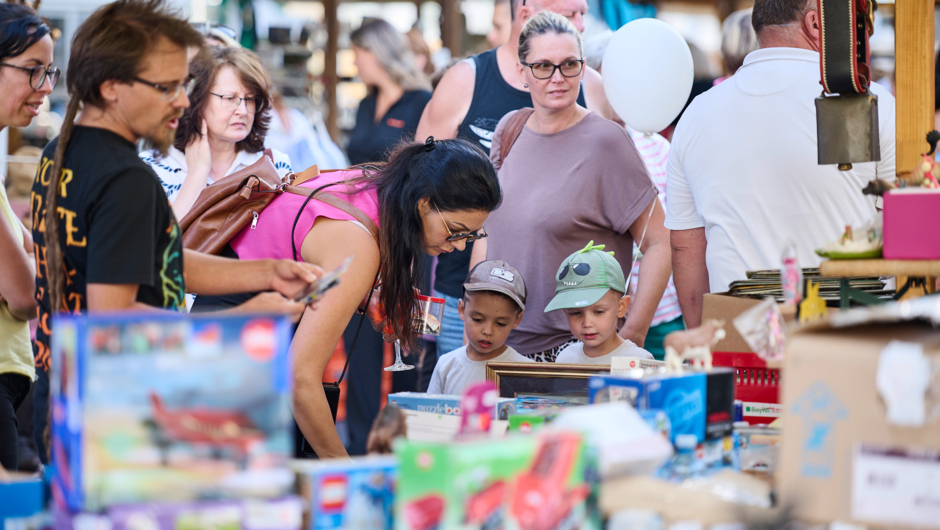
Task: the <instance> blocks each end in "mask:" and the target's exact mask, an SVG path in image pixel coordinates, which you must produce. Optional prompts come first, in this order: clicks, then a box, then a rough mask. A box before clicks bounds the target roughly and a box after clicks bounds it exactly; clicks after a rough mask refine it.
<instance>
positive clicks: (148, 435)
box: [50, 314, 293, 512]
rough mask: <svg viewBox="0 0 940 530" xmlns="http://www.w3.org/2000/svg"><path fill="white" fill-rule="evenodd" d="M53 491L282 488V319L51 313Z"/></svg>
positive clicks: (286, 404) (75, 507)
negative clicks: (58, 314)
mask: <svg viewBox="0 0 940 530" xmlns="http://www.w3.org/2000/svg"><path fill="white" fill-rule="evenodd" d="M54 327H55V333H54V334H53V343H52V355H53V357H52V358H53V362H52V364H53V370H52V374H53V376H52V377H51V378H50V393H51V400H50V403H51V417H52V420H51V430H52V440H51V453H52V460H53V463H54V464H55V470H56V473H55V475H54V476H53V480H52V485H51V488H52V493H53V499H54V501H55V502H56V503H57V504H58V505H59V506H60V507H63V508H67V509H69V510H72V511H75V512H78V511H88V512H95V511H99V510H102V509H105V508H107V507H110V506H112V505H115V504H123V503H146V502H151V501H162V502H189V501H200V500H225V499H234V498H274V497H280V496H283V495H285V494H287V493H289V492H290V490H291V487H292V486H293V474H292V473H291V471H290V470H289V469H288V468H287V463H288V461H289V458H290V456H291V455H292V454H293V425H292V423H291V420H292V416H291V410H290V395H291V366H290V356H289V354H288V347H289V345H290V339H291V325H290V322H289V321H288V320H286V319H284V318H281V317H277V318H275V317H267V316H258V317H247V316H240V317H225V318H219V317H215V318H205V317H191V316H189V315H185V314H165V315H152V314H146V315H144V314H135V315H120V316H117V315H113V316H92V317H70V316H63V317H58V318H56V320H55V324H54Z"/></svg>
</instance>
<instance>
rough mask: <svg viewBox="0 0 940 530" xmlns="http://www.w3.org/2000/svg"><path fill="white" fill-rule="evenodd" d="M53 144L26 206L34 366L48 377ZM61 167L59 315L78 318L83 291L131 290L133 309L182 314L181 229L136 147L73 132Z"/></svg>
mask: <svg viewBox="0 0 940 530" xmlns="http://www.w3.org/2000/svg"><path fill="white" fill-rule="evenodd" d="M58 143H59V140H58V138H56V139H55V140H53V141H52V142H50V143H49V145H47V146H46V148H45V150H43V153H42V162H41V163H40V165H39V171H38V172H37V174H36V181H35V182H34V183H33V191H32V196H31V204H30V210H31V214H32V232H33V241H34V242H35V245H36V299H37V300H38V302H39V327H38V329H37V332H36V342H37V345H36V347H37V351H36V364H37V366H40V367H42V368H46V369H48V368H49V344H50V336H51V334H52V322H51V319H50V312H51V308H50V303H51V302H50V296H49V293H48V283H47V281H46V241H45V237H44V231H45V221H44V218H45V215H46V204H45V203H46V188H47V187H48V185H49V182H50V177H51V172H52V163H53V158H54V156H55V149H56V146H57V145H58ZM62 166H63V169H62V179H61V181H60V185H59V202H58V208H57V209H58V212H59V244H60V245H61V248H62V251H63V254H64V256H65V269H66V273H67V276H66V286H65V296H64V297H63V304H64V305H65V306H66V307H64V308H60V310H66V311H68V312H70V313H73V314H79V313H84V312H85V311H86V309H87V302H86V286H87V285H88V284H89V283H104V284H136V285H139V286H140V288H139V290H138V291H137V301H138V302H141V303H144V304H147V305H151V306H154V307H162V308H168V309H176V310H180V309H181V308H183V307H184V299H183V294H184V292H185V286H184V284H183V244H182V239H181V237H180V229H179V226H178V225H177V223H176V218H175V217H174V216H173V210H172V209H171V208H170V204H169V202H168V201H167V198H166V193H164V191H163V188H162V187H161V186H160V181H159V180H158V179H157V176H156V175H155V174H154V172H153V170H152V169H150V166H148V165H147V164H146V163H145V162H143V161H141V159H140V158H138V156H137V149H136V147H135V146H134V144H133V143H131V142H129V141H127V140H126V139H124V138H122V137H121V136H119V135H117V134H115V133H113V132H111V131H108V130H105V129H98V128H92V127H80V126H76V127H75V129H74V131H73V133H72V139H71V141H70V142H69V146H68V149H67V150H66V152H65V158H64V160H63V164H62Z"/></svg>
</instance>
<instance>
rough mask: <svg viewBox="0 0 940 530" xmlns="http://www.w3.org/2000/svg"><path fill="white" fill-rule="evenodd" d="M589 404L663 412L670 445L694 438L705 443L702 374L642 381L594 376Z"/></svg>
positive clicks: (656, 376)
mask: <svg viewBox="0 0 940 530" xmlns="http://www.w3.org/2000/svg"><path fill="white" fill-rule="evenodd" d="M588 389H589V391H590V400H591V403H604V402H609V401H626V402H628V403H630V404H631V405H633V407H634V408H636V409H637V410H640V411H643V410H650V409H662V410H663V411H665V412H666V415H667V416H669V424H670V429H671V437H670V441H673V442H674V441H675V437H676V435H679V434H694V435H695V436H696V438H698V441H699V442H702V441H704V440H705V405H706V384H705V374H704V373H701V372H699V373H686V374H683V375H665V374H663V375H659V374H657V375H650V376H645V377H643V378H641V379H633V378H626V377H618V376H606V375H603V376H593V377H591V378H590V380H589V381H588Z"/></svg>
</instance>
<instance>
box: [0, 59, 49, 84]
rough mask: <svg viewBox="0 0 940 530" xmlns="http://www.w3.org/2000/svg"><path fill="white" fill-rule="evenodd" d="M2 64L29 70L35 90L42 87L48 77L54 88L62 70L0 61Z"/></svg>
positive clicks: (30, 80) (30, 82)
mask: <svg viewBox="0 0 940 530" xmlns="http://www.w3.org/2000/svg"><path fill="white" fill-rule="evenodd" d="M0 66H6V67H8V68H16V69H17V70H23V71H24V72H29V86H30V87H32V89H33V90H39V89H40V88H42V84H43V83H45V82H46V78H47V77H48V78H49V85H51V86H52V88H55V84H56V83H58V82H59V74H61V73H62V72H61V71H60V70H59V69H58V68H56V67H51V68H46V67H45V66H41V65H40V66H33V67H32V68H30V67H28V66H17V65H15V64H7V63H0Z"/></svg>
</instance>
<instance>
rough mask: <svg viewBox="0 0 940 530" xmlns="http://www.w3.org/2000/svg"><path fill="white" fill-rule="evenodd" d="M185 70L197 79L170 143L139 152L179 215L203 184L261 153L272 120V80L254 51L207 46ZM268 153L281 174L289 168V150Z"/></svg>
mask: <svg viewBox="0 0 940 530" xmlns="http://www.w3.org/2000/svg"><path fill="white" fill-rule="evenodd" d="M189 73H190V75H191V76H192V77H193V78H194V79H195V83H196V84H195V86H194V88H193V92H192V94H191V95H190V96H189V101H190V105H189V108H187V109H186V111H185V113H184V114H183V117H182V118H180V123H179V129H178V130H177V132H176V141H175V142H174V144H173V147H171V148H170V149H169V151H168V152H167V154H166V156H162V155H161V154H160V153H159V152H158V151H157V150H149V151H144V152H142V153H141V154H140V157H141V159H143V160H144V162H147V163H148V164H150V166H151V167H152V168H153V170H154V171H155V172H156V174H157V177H158V178H159V179H160V183H161V184H162V185H163V189H164V191H166V196H167V198H168V199H169V200H170V204H172V205H173V213H174V214H175V215H176V218H177V219H182V218H183V217H185V216H186V214H187V213H189V210H190V209H191V208H192V206H193V204H194V203H195V202H196V199H197V198H198V197H199V194H200V193H201V192H202V190H203V189H205V187H206V186H208V185H210V184H212V183H214V182H215V181H217V180H219V179H222V178H224V177H226V176H228V175H230V174H232V173H234V172H235V171H238V170H240V169H242V168H245V167H248V166H250V165H252V164H254V163H255V162H257V161H258V160H259V159H261V157H262V156H264V153H263V151H264V139H265V137H266V136H267V133H268V123H269V122H270V120H271V118H270V116H269V115H268V112H267V111H268V110H269V108H270V106H271V93H270V91H271V82H270V80H269V79H268V75H267V74H266V73H265V71H264V67H262V66H261V62H260V61H259V60H258V57H257V56H256V55H255V54H254V53H252V52H250V51H248V50H244V49H242V48H233V47H214V48H213V47H208V48H205V49H203V50H201V51H200V52H199V55H197V56H196V58H195V59H193V62H192V64H191V65H190V68H189ZM272 154H273V159H274V165H275V167H276V168H277V170H278V173H279V174H280V175H281V176H284V175H286V174H287V173H289V172H290V171H291V170H292V169H291V163H290V159H289V158H288V157H287V155H285V154H284V153H281V152H280V151H273V152H272Z"/></svg>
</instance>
